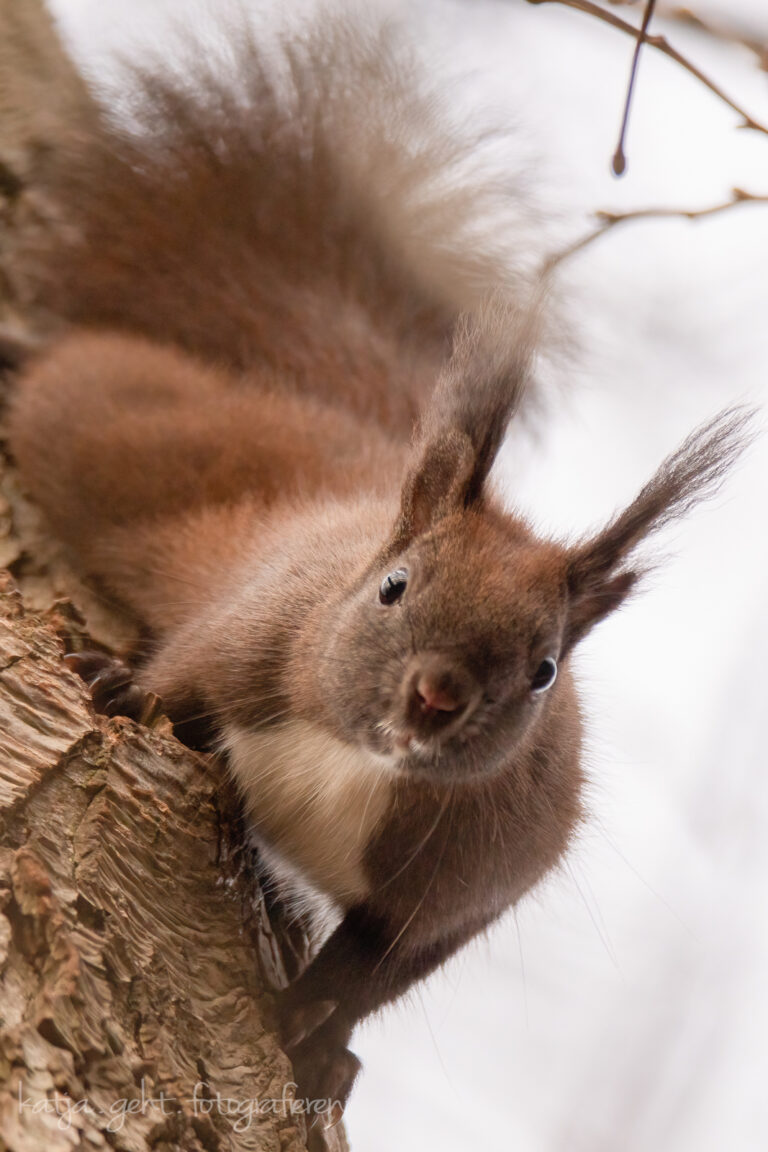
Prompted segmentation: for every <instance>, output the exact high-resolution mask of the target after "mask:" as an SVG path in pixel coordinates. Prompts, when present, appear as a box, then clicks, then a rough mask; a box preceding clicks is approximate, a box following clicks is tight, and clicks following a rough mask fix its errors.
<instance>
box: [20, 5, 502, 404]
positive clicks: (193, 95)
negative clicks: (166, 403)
mask: <svg viewBox="0 0 768 1152" xmlns="http://www.w3.org/2000/svg"><path fill="white" fill-rule="evenodd" d="M222 44H223V47H220V48H219V50H218V51H215V50H213V49H211V48H210V47H209V46H206V47H205V50H203V49H202V48H200V47H198V48H196V49H195V48H192V47H188V48H187V50H186V52H185V54H184V56H183V62H182V64H181V65H176V66H175V67H174V68H172V69H171V68H169V67H168V66H167V65H166V66H165V68H164V69H161V68H159V67H153V68H151V69H142V70H138V71H133V72H132V73H131V100H130V109H129V114H126V109H125V101H124V100H123V102H122V104H120V105H118V107H119V108H120V111H119V113H115V112H114V111H113V110H111V107H110V104H109V102H108V101H107V100H105V99H104V98H102V105H103V111H102V114H101V118H100V123H99V127H98V128H97V129H94V130H93V131H92V132H91V133H90V134H89V135H88V136H87V138H86V139H85V140H83V141H82V142H81V145H80V146H79V147H78V148H77V149H76V150H74V151H73V154H72V156H71V159H70V162H69V163H68V164H66V165H64V166H63V167H64V168H65V169H66V171H65V174H64V175H63V176H62V177H61V178H60V179H59V180H58V182H57V184H56V186H55V187H54V188H52V189H51V190H50V191H51V193H52V195H53V197H54V199H55V201H56V203H57V205H58V208H59V211H60V212H61V213H62V216H63V221H64V224H65V227H64V228H63V229H62V232H63V236H62V238H61V239H59V240H58V241H57V243H56V245H55V247H54V248H53V249H51V247H50V246H49V247H46V246H45V245H43V246H38V247H37V249H36V250H33V249H32V248H30V250H29V252H28V254H27V258H28V262H29V264H30V267H31V268H32V270H33V282H34V285H35V290H36V292H37V294H38V297H39V300H40V302H41V303H42V304H43V305H44V306H45V307H47V308H48V309H49V310H51V311H52V312H53V313H54V314H55V315H56V316H60V317H62V318H63V319H65V320H67V321H75V322H77V323H79V324H85V325H91V326H109V327H112V328H115V327H117V328H121V329H124V330H129V331H134V332H139V333H141V334H143V335H147V336H150V337H152V338H155V339H160V340H163V341H173V342H175V343H176V344H180V345H181V346H183V347H184V348H186V349H187V350H189V351H192V352H194V353H197V354H199V355H202V356H204V357H206V358H208V359H212V360H215V361H217V362H219V363H223V364H226V365H227V366H230V367H235V368H236V369H238V370H246V371H247V370H250V369H263V368H266V369H268V370H274V372H275V373H277V374H279V375H280V378H281V379H282V380H285V379H289V380H291V381H293V382H294V383H295V384H296V386H297V387H298V388H299V389H301V388H303V387H305V386H306V387H309V388H311V390H312V391H313V393H314V394H316V395H323V394H324V393H325V394H327V395H328V396H329V397H330V398H333V396H334V389H336V388H337V387H338V383H337V382H338V380H339V379H340V378H342V377H343V378H344V379H345V380H346V381H347V384H346V385H345V387H346V388H347V390H349V388H352V389H353V390H354V387H355V384H354V381H355V380H356V379H358V378H359V377H362V380H363V383H361V385H360V388H361V396H360V397H355V396H352V397H350V396H349V395H348V394H347V395H345V397H344V399H345V400H346V401H347V402H349V400H350V399H352V401H353V402H354V401H355V400H356V399H359V401H360V405H361V406H362V407H365V404H366V402H367V403H368V405H370V403H371V400H370V397H371V396H372V394H373V395H376V396H378V401H377V403H378V405H379V408H380V411H379V412H378V413H377V415H379V416H384V417H385V418H386V416H387V414H388V405H389V407H390V408H391V412H390V413H389V414H390V415H392V416H393V418H399V416H403V417H404V418H406V417H407V418H408V419H410V416H411V415H412V411H410V409H409V405H410V407H411V408H412V407H413V406H414V404H416V405H417V404H418V400H419V397H418V396H417V395H414V393H415V392H416V393H417V392H418V388H419V385H418V384H417V383H416V381H417V380H420V379H422V378H423V377H424V376H425V375H426V376H427V377H428V379H429V380H430V381H431V380H432V379H434V371H433V370H434V367H435V365H436V363H437V362H438V361H439V359H440V358H441V357H442V354H443V352H444V350H445V346H446V338H447V335H448V332H449V330H450V328H451V326H452V324H453V321H454V319H455V316H456V315H457V313H458V312H459V311H460V310H462V309H466V308H471V307H473V305H474V304H476V303H477V302H478V301H479V299H480V298H481V297H482V296H483V295H485V294H486V293H487V292H488V291H489V290H490V289H498V288H499V287H506V289H507V290H508V291H510V292H512V293H514V292H515V291H516V290H517V288H518V278H519V277H520V276H521V275H522V274H521V273H520V272H519V270H518V269H517V268H516V266H515V263H514V261H513V260H510V250H509V244H508V243H507V242H506V241H507V240H508V237H502V231H503V224H504V221H505V220H506V221H507V222H509V220H510V218H513V219H514V218H518V219H519V218H522V216H523V212H522V210H520V211H518V208H520V207H521V206H520V204H519V203H518V201H517V199H516V197H517V196H518V193H517V192H515V193H510V191H509V189H510V188H514V187H515V184H516V181H515V179H514V177H513V176H509V177H508V178H507V179H506V180H505V182H504V188H503V190H502V188H501V185H500V184H499V183H498V182H494V180H493V179H491V178H490V177H488V175H487V173H485V174H484V173H483V172H482V170H481V169H482V165H481V164H480V163H479V162H476V156H477V152H476V150H475V148H474V145H473V142H472V141H471V140H467V139H466V138H464V139H463V140H462V141H461V142H457V140H456V137H455V135H454V134H452V133H451V132H450V131H448V130H447V129H446V127H445V125H444V124H443V115H442V113H441V109H440V104H439V101H435V99H434V97H433V96H432V95H431V94H430V93H429V92H426V91H425V90H424V86H423V84H422V83H421V82H420V81H419V79H418V70H417V69H416V68H415V66H414V64H413V62H412V61H411V60H410V58H409V53H408V51H407V49H406V48H405V47H404V45H403V44H402V43H399V40H398V33H397V32H396V30H395V29H394V28H393V27H392V26H390V25H384V26H378V27H371V26H370V23H369V21H367V20H366V19H361V18H357V19H355V20H354V21H352V20H351V19H350V18H342V17H339V16H338V15H337V16H335V17H334V18H332V19H329V18H324V19H318V20H317V21H316V23H315V26H314V28H313V29H312V31H310V32H308V33H306V34H304V35H303V36H302V37H300V38H296V36H295V35H293V34H292V35H291V36H290V37H288V36H285V37H284V38H283V39H281V40H279V41H278V42H277V46H276V47H275V45H274V44H273V45H272V48H271V49H270V48H266V47H260V46H259V45H258V44H257V43H256V38H255V35H254V33H253V31H252V30H250V29H246V28H245V26H244V24H243V26H240V27H238V28H237V29H232V28H230V29H229V30H228V32H227V34H226V36H225V37H223V41H222ZM474 143H475V144H476V143H477V142H476V141H475V142H474ZM517 183H520V182H517ZM425 368H429V372H427V373H425V372H424V369H425ZM362 392H364V393H365V396H367V397H368V400H367V401H366V400H365V399H364V397H363V395H362ZM398 394H399V395H398ZM406 409H408V411H407V412H406Z"/></svg>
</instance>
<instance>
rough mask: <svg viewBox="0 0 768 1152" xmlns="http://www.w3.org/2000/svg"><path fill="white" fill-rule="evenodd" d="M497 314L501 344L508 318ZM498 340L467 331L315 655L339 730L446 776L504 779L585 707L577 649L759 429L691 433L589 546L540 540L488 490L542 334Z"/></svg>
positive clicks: (741, 425) (411, 765) (719, 421)
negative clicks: (529, 750) (385, 526)
mask: <svg viewBox="0 0 768 1152" xmlns="http://www.w3.org/2000/svg"><path fill="white" fill-rule="evenodd" d="M494 308H495V313H494V315H493V316H492V317H491V319H492V324H491V325H490V327H491V329H492V331H491V333H490V335H491V337H493V336H494V335H495V336H498V328H499V324H500V323H501V322H502V321H503V320H504V319H505V316H504V314H502V313H500V312H499V309H498V306H494ZM488 337H489V318H488V315H487V314H486V315H484V316H483V317H482V318H481V321H480V322H476V323H475V324H474V325H469V324H466V325H465V326H464V327H463V328H462V330H461V332H460V333H459V336H458V339H457V341H456V346H455V350H454V355H453V357H452V359H451V361H450V363H449V365H448V367H447V369H446V371H445V373H444V375H443V377H442V378H441V380H440V381H439V383H438V386H437V388H436V391H435V395H434V398H433V401H432V403H431V405H430V407H429V409H428V411H427V413H426V415H425V417H424V420H423V421H422V425H421V429H420V435H419V438H418V441H417V443H416V445H415V447H414V451H413V455H412V458H411V462H410V465H409V467H408V469H407V473H406V476H405V479H404V482H403V485H402V490H401V496H400V506H399V514H398V515H397V517H396V519H395V523H394V526H393V528H392V531H391V535H390V537H389V539H388V540H387V541H386V542H385V544H384V545H383V547H382V548H381V550H380V552H379V553H378V554H377V555H376V557H375V558H374V559H373V561H372V562H367V563H366V564H364V565H363V566H362V568H359V567H357V566H354V567H355V571H354V573H350V580H349V582H348V583H347V582H346V581H345V582H344V583H345V585H346V586H345V587H343V588H339V589H338V592H337V594H336V595H334V596H333V597H332V599H333V604H332V607H330V608H329V609H328V610H327V611H325V612H324V613H323V620H324V628H323V632H324V635H323V637H322V641H321V643H320V644H319V645H317V646H316V647H315V653H316V656H317V659H318V661H319V667H318V668H317V669H316V673H317V676H318V677H319V682H320V683H322V685H323V697H324V711H325V712H326V715H327V717H328V718H331V720H332V724H333V727H334V728H335V729H336V732H337V734H338V735H340V736H342V738H344V739H346V740H348V741H350V742H354V743H358V744H360V745H362V746H364V747H366V748H367V749H369V750H370V751H373V752H375V753H379V754H380V755H381V756H382V757H386V758H387V759H388V760H389V761H390V762H391V763H392V764H393V765H394V766H396V767H397V768H398V769H399V770H401V771H404V772H409V773H413V774H418V775H421V776H428V777H432V778H434V779H435V780H448V779H457V778H467V777H470V776H479V775H484V774H489V773H493V772H494V771H497V770H498V769H499V768H500V767H501V766H502V765H503V763H504V761H505V759H507V758H508V757H509V755H510V753H511V752H512V751H513V750H514V749H515V748H516V747H519V746H520V744H521V742H524V741H526V740H528V739H531V738H532V737H533V736H534V734H535V733H537V732H539V731H540V728H539V724H540V722H542V723H546V718H547V716H553V715H555V714H557V712H558V711H559V710H561V709H562V708H563V707H564V706H565V707H566V708H568V709H570V710H571V711H572V705H573V701H572V700H571V699H570V696H571V694H572V692H573V686H572V683H571V678H570V676H569V675H568V670H567V662H568V656H569V654H570V653H571V651H572V650H573V648H574V646H575V645H576V644H577V643H578V642H579V641H580V640H581V639H582V638H583V637H584V636H585V635H586V634H587V633H588V632H589V630H590V629H591V628H592V627H593V626H594V625H595V624H596V623H597V622H598V621H600V620H602V619H603V618H604V617H605V616H607V615H608V614H609V613H611V612H613V611H614V610H615V609H616V608H618V607H619V605H620V604H621V603H622V602H623V601H624V600H625V598H626V597H627V595H628V594H629V592H630V591H631V589H632V588H633V587H634V585H635V584H636V582H637V581H638V579H639V578H640V576H641V575H642V572H643V568H642V565H641V564H639V563H638V562H637V559H636V549H637V547H638V545H639V544H640V543H641V542H642V541H643V540H644V539H645V538H646V537H647V536H648V534H649V533H651V532H653V531H655V530H656V529H658V528H659V527H661V526H662V525H663V524H665V523H667V522H668V521H669V520H670V519H672V518H674V517H676V516H678V515H680V514H682V513H684V512H685V511H687V510H688V509H689V508H690V507H691V505H692V504H693V503H694V502H696V501H697V500H699V499H701V498H702V497H703V496H705V495H707V494H709V493H711V492H712V491H713V489H714V488H716V487H717V485H718V483H719V481H720V480H721V478H722V476H723V474H724V472H725V471H726V470H727V468H728V467H729V465H730V464H731V462H732V461H733V459H734V457H735V456H736V454H737V453H738V452H739V450H740V448H741V446H742V445H743V442H744V431H745V424H746V422H747V421H748V420H749V414H748V413H744V412H740V411H737V412H727V413H724V414H722V415H721V416H719V417H717V418H716V419H715V420H714V421H713V422H712V423H711V424H709V425H708V426H706V427H704V428H702V429H700V430H698V431H697V432H695V433H694V434H693V435H692V436H690V437H689V438H688V440H686V442H685V443H684V444H683V445H682V446H681V447H680V448H679V449H678V450H677V451H676V452H675V453H674V454H673V455H672V456H670V457H669V458H668V459H667V460H666V461H665V462H664V464H662V466H661V468H660V469H659V470H658V471H657V473H656V474H655V476H654V477H653V478H652V479H651V480H650V481H649V483H648V484H647V485H646V486H645V487H644V488H643V489H642V491H641V492H640V493H639V495H638V496H637V498H636V499H635V500H634V501H633V502H632V503H631V504H630V505H629V506H628V507H627V508H626V509H624V511H622V512H620V513H619V514H617V515H616V516H615V517H614V519H613V520H612V521H611V522H610V523H609V524H608V525H607V526H606V527H604V528H603V529H602V530H601V531H599V532H597V533H596V534H595V535H593V536H591V537H590V538H588V539H586V540H584V541H581V542H579V543H577V544H575V545H566V544H563V543H557V542H553V541H547V540H542V539H539V538H537V537H536V536H535V535H534V533H533V532H532V531H531V530H530V528H529V527H528V526H527V525H526V524H525V522H524V521H523V520H521V519H520V518H519V517H515V516H511V515H508V514H506V513H504V512H503V511H502V510H501V509H500V508H499V507H498V506H497V505H496V504H494V502H493V500H492V498H491V497H490V496H489V494H488V492H487V481H488V474H489V471H490V469H491V466H492V464H493V461H494V458H495V456H496V454H497V451H498V448H499V446H500V444H501V441H502V439H503V436H504V433H505V431H506V427H507V423H508V421H509V418H510V416H511V414H512V412H513V411H514V409H515V408H516V406H517V403H518V401H519V399H520V396H521V394H522V390H523V387H524V384H525V381H526V377H527V375H528V372H529V368H530V362H531V357H532V350H533V344H532V333H531V332H530V331H529V330H528V329H526V330H525V331H521V329H520V327H519V325H518V327H517V331H516V333H515V337H516V339H515V340H514V342H513V343H510V339H509V337H508V336H507V338H505V339H504V340H503V341H500V340H498V339H497V340H496V343H495V344H494V343H493V339H491V342H490V344H489V343H488ZM317 682H318V680H316V683H317ZM567 698H568V699H567Z"/></svg>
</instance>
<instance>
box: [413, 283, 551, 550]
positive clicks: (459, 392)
mask: <svg viewBox="0 0 768 1152" xmlns="http://www.w3.org/2000/svg"><path fill="white" fill-rule="evenodd" d="M542 292H543V289H540V290H539V291H538V292H537V293H534V296H533V300H532V303H531V304H530V305H529V306H527V307H526V308H525V309H521V307H520V305H519V304H518V303H516V302H512V301H510V300H509V299H506V298H505V297H502V296H501V295H496V296H493V297H490V298H488V299H487V300H486V301H485V303H484V304H483V305H482V307H480V308H479V309H478V310H477V312H475V313H472V314H471V315H465V316H462V317H461V318H460V319H459V321H458V323H457V325H456V329H455V332H454V339H453V351H452V354H451V357H450V359H449V361H448V363H447V364H446V365H445V367H444V368H443V370H442V372H441V373H440V376H439V378H438V381H437V384H436V386H435V390H434V393H433V394H432V398H431V400H430V402H429V405H428V406H427V409H426V412H425V413H424V416H423V419H422V421H421V424H420V428H419V433H418V436H417V440H416V444H415V446H414V453H413V462H412V464H411V466H410V467H409V469H408V472H407V473H406V478H405V483H404V485H403V494H402V501H401V508H400V518H399V520H398V524H397V527H396V530H395V536H396V539H397V541H398V543H399V544H400V545H401V546H404V545H405V544H406V543H407V542H408V541H409V540H411V539H413V538H414V537H415V536H417V535H418V534H419V533H420V532H424V531H425V530H426V529H428V528H430V527H431V526H432V524H434V523H436V522H437V521H438V520H440V519H441V518H442V517H443V516H445V515H447V514H448V513H450V512H453V511H459V510H460V509H461V508H468V507H471V505H472V504H473V503H476V502H477V501H478V500H479V499H480V498H481V496H482V491H483V485H484V484H485V481H486V479H487V478H488V473H489V472H490V470H491V466H492V464H493V461H494V460H495V458H496V454H497V452H498V450H499V448H500V446H501V443H502V441H503V439H504V435H505V433H506V430H507V425H508V424H509V421H510V419H511V418H512V416H513V415H514V412H515V411H516V409H517V407H518V405H519V403H520V400H521V398H522V396H523V393H524V391H525V387H526V384H527V383H528V379H529V376H530V372H531V363H532V360H533V355H534V350H535V344H536V339H537V336H538V332H539V326H540V325H539V319H540V313H541V307H542V300H543V295H542Z"/></svg>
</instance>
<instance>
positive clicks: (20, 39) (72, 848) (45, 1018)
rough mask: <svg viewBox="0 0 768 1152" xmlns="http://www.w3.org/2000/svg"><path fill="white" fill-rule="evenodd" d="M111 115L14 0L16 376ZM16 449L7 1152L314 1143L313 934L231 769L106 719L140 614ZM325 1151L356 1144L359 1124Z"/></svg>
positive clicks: (9, 660)
mask: <svg viewBox="0 0 768 1152" xmlns="http://www.w3.org/2000/svg"><path fill="white" fill-rule="evenodd" d="M92 115H94V112H93V108H92V106H91V104H90V98H89V96H88V92H87V90H86V88H85V85H84V84H83V82H82V80H81V79H80V77H79V75H78V74H77V72H76V71H75V69H74V67H73V66H72V64H71V63H70V61H69V60H68V58H67V57H66V55H65V53H64V52H63V50H62V49H61V46H60V44H59V42H58V39H57V37H56V34H55V32H54V30H53V29H52V27H51V24H50V20H49V18H48V15H47V13H46V10H45V8H44V7H43V5H42V4H41V3H39V2H38V0H0V360H3V359H4V360H5V362H6V364H7V363H9V362H10V361H12V360H13V359H15V358H16V357H17V356H18V355H19V353H23V352H24V351H25V350H26V349H27V348H29V347H30V346H34V345H35V344H36V343H37V342H38V341H39V340H40V339H42V338H43V337H44V336H45V334H46V332H47V331H49V330H50V327H51V322H50V319H49V318H46V317H44V316H40V315H37V314H35V312H34V309H33V308H32V307H31V306H30V301H29V300H28V299H27V298H26V295H25V288H24V277H23V269H21V268H19V267H17V266H16V264H17V262H16V260H15V258H14V257H15V242H16V239H17V238H19V237H22V236H24V235H25V233H26V234H28V233H29V230H30V229H41V228H44V229H49V228H55V226H56V219H55V210H54V208H53V207H52V206H51V205H48V204H46V202H45V197H44V194H42V193H41V192H40V188H41V187H42V186H44V183H45V174H46V171H47V170H49V167H50V166H51V165H54V164H56V162H57V151H56V149H57V143H60V142H61V140H62V138H63V136H64V134H67V133H70V132H77V131H80V130H82V129H83V128H86V129H87V125H88V120H89V118H90V117H91V116H92ZM0 371H2V369H0ZM12 386H13V382H12V378H11V374H10V373H9V372H7V371H6V374H5V376H4V377H3V378H2V380H0V403H2V388H3V387H4V388H6V389H8V388H11V387H12ZM0 419H1V413H0ZM2 446H3V444H2V426H1V425H0V568H3V567H5V568H7V569H8V568H9V569H10V572H11V573H12V576H11V574H9V573H8V572H5V573H2V574H0V844H1V845H2V847H0V1027H1V1032H0V1148H3V1149H9V1150H11V1152H65V1150H67V1152H69V1150H71V1149H83V1150H85V1149H88V1152H97V1150H98V1149H119V1150H121V1152H149V1150H150V1149H152V1150H154V1152H158V1150H159V1152H214V1150H215V1152H240V1150H243V1152H244V1150H246V1149H259V1150H261V1149H264V1150H267V1149H270V1150H272V1149H274V1150H277V1149H280V1150H285V1152H288V1150H290V1152H298V1150H299V1149H303V1148H305V1147H306V1146H307V1145H306V1139H307V1129H306V1124H305V1119H304V1117H303V1116H302V1115H300V1114H299V1113H298V1112H296V1111H295V1110H294V1109H292V1107H291V1098H290V1088H289V1087H288V1085H290V1082H291V1080H292V1073H291V1067H290V1063H289V1061H288V1059H287V1058H286V1056H285V1055H284V1054H283V1053H282V1052H281V1050H280V1048H279V1045H278V1042H277V1039H276V1036H275V1033H274V1015H273V1006H272V998H271V995H270V989H273V988H274V987H277V986H279V985H281V984H283V983H285V980H286V973H287V972H290V971H293V970H295V968H296V967H297V965H299V964H300V963H301V962H302V960H305V959H306V953H307V950H308V947H309V942H308V941H307V939H306V938H305V937H304V936H303V935H302V933H301V932H300V931H298V930H294V929H290V930H289V928H288V927H287V926H286V925H285V924H284V923H283V922H282V921H281V919H280V916H279V909H277V910H276V909H275V908H271V909H268V908H267V905H266V903H265V900H264V897H263V895H262V893H261V889H260V887H259V883H258V879H257V877H256V874H255V872H254V854H253V852H252V851H250V850H249V849H248V848H247V847H246V845H245V844H244V840H243V829H242V825H241V822H240V819H239V814H238V808H237V804H236V802H235V800H234V799H233V797H232V795H231V792H230V791H229V789H228V787H227V786H226V784H225V782H224V781H223V779H222V772H221V766H220V765H219V764H217V763H216V761H215V759H214V758H213V757H204V756H201V755H198V754H196V753H194V752H192V751H190V750H189V749H187V748H185V747H184V746H182V745H181V744H180V743H179V742H178V741H177V740H176V739H175V738H174V737H173V734H172V730H171V727H170V725H169V723H168V722H167V721H166V720H165V719H164V718H162V717H159V718H157V719H156V720H155V721H154V723H153V725H152V726H151V727H146V726H140V725H137V724H134V723H133V722H131V721H129V720H123V719H116V720H107V719H104V718H103V717H99V716H96V715H95V714H94V712H93V709H92V707H91V704H90V699H89V696H88V693H87V691H86V689H85V687H84V685H83V684H82V683H81V681H80V680H79V679H78V678H77V677H76V676H75V675H73V674H72V673H71V672H70V671H69V670H68V669H67V668H66V666H65V664H64V663H63V660H62V656H63V652H64V648H65V647H69V648H77V647H79V646H82V645H83V643H86V642H87V643H90V642H91V641H92V639H95V640H96V641H98V642H99V643H101V644H103V645H105V646H107V647H112V648H117V647H124V646H125V644H126V643H127V642H128V640H129V639H130V636H131V625H130V622H128V621H125V620H121V619H120V618H119V617H118V616H117V615H116V614H115V613H114V612H113V611H112V610H110V609H109V608H108V607H106V606H105V605H103V604H102V603H101V602H100V601H99V599H98V598H97V596H96V595H95V594H94V593H93V592H92V591H89V590H88V589H87V588H86V587H85V586H83V585H82V584H81V583H80V581H79V580H78V579H77V577H76V576H75V575H74V573H73V572H72V571H71V569H70V568H69V566H68V565H67V563H66V560H65V558H64V557H63V556H62V554H61V551H60V549H59V548H58V547H57V546H56V545H55V543H54V542H53V539H52V538H51V536H50V535H49V534H48V532H47V531H46V528H45V526H44V525H43V524H41V522H40V520H39V518H38V517H37V515H36V513H35V511H34V509H32V508H31V507H30V506H29V505H28V504H27V502H26V501H25V500H24V498H23V495H22V494H21V493H20V492H19V490H18V487H17V485H16V480H15V476H14V473H13V468H12V465H11V463H10V461H9V460H8V459H7V456H6V455H4V454H3V452H2ZM73 603H74V604H76V605H77V607H76V608H75V607H73ZM86 636H89V637H90V638H91V639H90V640H87V639H86ZM270 916H271V917H272V919H271V920H270ZM310 1146H312V1147H318V1148H320V1147H328V1148H330V1149H334V1150H341V1149H343V1148H344V1147H345V1146H346V1145H345V1139H344V1134H343V1131H342V1129H341V1127H340V1126H339V1127H337V1128H334V1129H332V1130H329V1131H326V1132H323V1130H322V1128H321V1127H320V1126H317V1125H316V1126H314V1127H313V1128H312V1129H311V1133H310Z"/></svg>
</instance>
